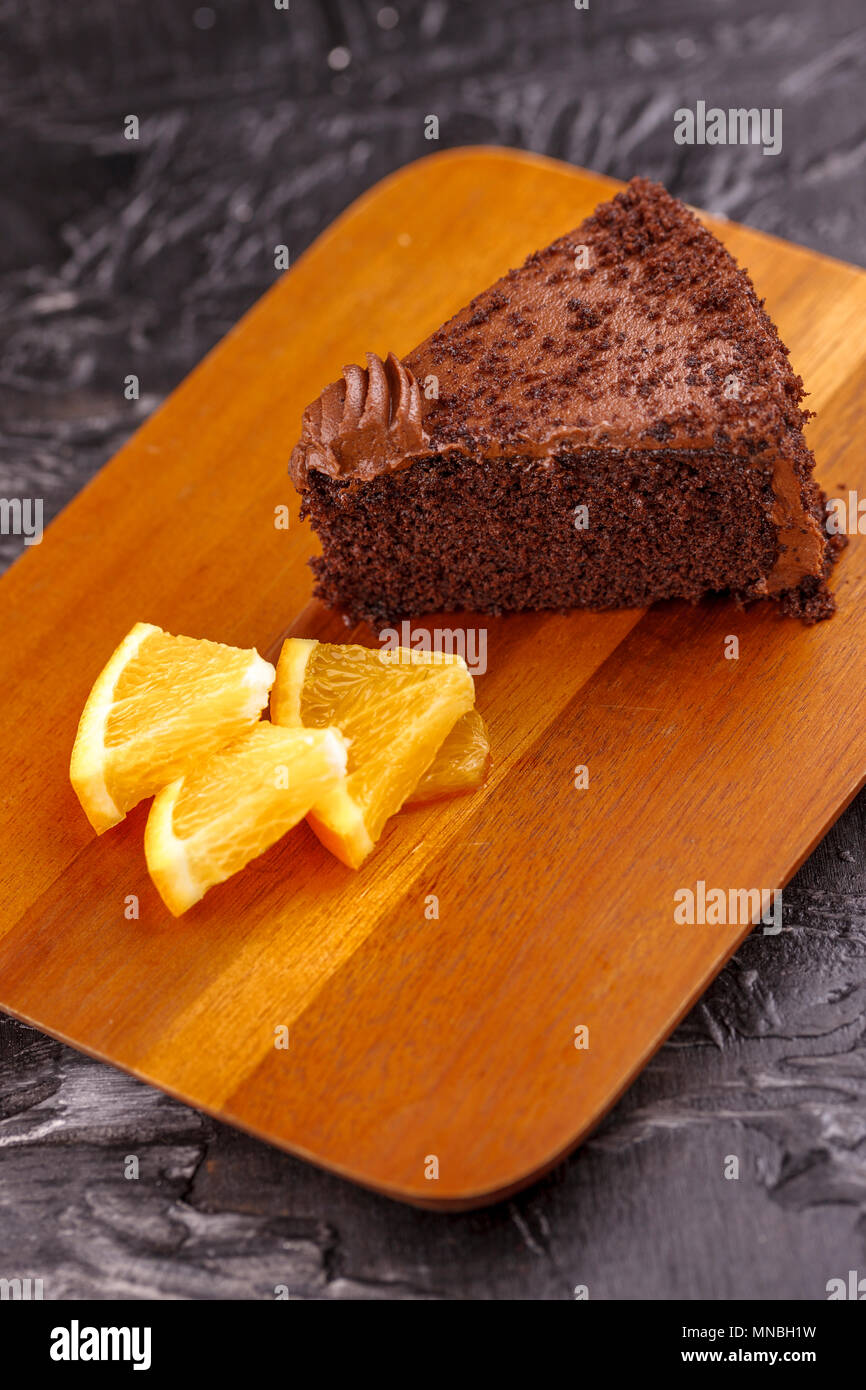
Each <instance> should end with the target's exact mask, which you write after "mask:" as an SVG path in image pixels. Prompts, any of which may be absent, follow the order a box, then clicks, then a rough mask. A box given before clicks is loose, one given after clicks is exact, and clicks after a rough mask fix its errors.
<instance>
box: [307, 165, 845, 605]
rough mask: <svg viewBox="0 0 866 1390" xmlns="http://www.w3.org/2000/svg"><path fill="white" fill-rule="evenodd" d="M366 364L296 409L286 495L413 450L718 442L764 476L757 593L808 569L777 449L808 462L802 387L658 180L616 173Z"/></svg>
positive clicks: (814, 557)
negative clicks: (412, 337) (606, 191)
mask: <svg viewBox="0 0 866 1390" xmlns="http://www.w3.org/2000/svg"><path fill="white" fill-rule="evenodd" d="M584 261H586V262H587V263H586V264H585V265H584ZM367 361H368V367H367V369H366V371H365V370H364V369H362V368H360V367H347V368H345V369H344V379H345V380H344V381H343V382H336V383H334V384H333V385H331V386H328V387H327V388H326V389H325V391H323V393H322V395H321V396H320V398H319V400H318V401H314V402H313V404H312V405H311V406H309V407H308V408H307V410H306V411H305V413H304V419H303V427H302V433H301V439H300V442H299V444H298V445H297V447H296V449H295V451H294V453H293V455H292V463H291V472H292V476H293V479H294V481H295V484H296V486H298V487H299V489H300V490H303V487H304V485H305V482H306V475H307V471H308V470H309V469H311V468H313V469H319V470H321V471H322V472H325V473H328V474H330V475H331V476H339V477H351V478H353V479H359V480H367V479H370V478H373V477H376V476H377V475H379V474H380V473H383V472H386V471H389V470H392V469H397V468H405V467H408V466H410V465H411V464H412V463H414V462H415V461H416V459H418V458H421V457H425V456H429V455H430V454H457V455H463V456H465V457H466V458H467V460H470V459H484V458H494V457H502V456H508V457H520V458H530V459H537V460H538V461H539V464H540V466H543V465H544V460H545V459H546V458H550V457H551V456H552V455H553V454H554V453H560V454H561V453H568V452H572V451H573V450H575V449H580V448H587V447H589V448H599V447H601V448H604V447H607V448H619V449H639V450H649V449H658V448H673V449H702V448H716V449H719V448H721V449H730V450H731V452H734V453H737V454H740V455H748V456H754V457H755V460H756V464H757V466H760V467H763V468H766V469H767V471H768V473H769V475H770V476H771V479H772V488H773V492H774V498H775V502H774V509H773V521H774V523H775V525H776V526H777V527H778V530H779V558H778V561H777V564H776V566H775V568H774V570H773V572H772V574H771V575H770V576H769V577H768V580H767V583H768V588H769V590H770V591H771V592H778V591H780V590H781V589H784V588H787V587H789V586H791V585H792V584H796V583H797V582H798V581H799V579H800V578H801V577H802V575H803V574H804V573H812V574H814V573H818V572H819V571H820V569H821V566H822V564H823V560H824V549H825V543H824V538H823V536H822V533H821V530H820V527H819V526H818V524H817V522H816V521H815V519H814V517H813V516H811V515H810V514H809V512H808V511H807V510H806V508H805V507H804V503H803V500H802V495H801V486H800V480H799V478H798V476H797V474H796V473H795V471H794V462H793V461H794V460H795V459H798V460H799V462H800V472H803V456H805V458H806V459H807V460H808V459H809V458H810V456H809V455H808V450H806V448H805V444H804V442H803V438H802V426H803V422H804V420H805V419H806V418H807V414H806V412H803V411H801V409H800V400H801V398H802V395H803V385H802V382H801V380H800V378H799V377H797V376H795V374H794V373H793V371H792V370H791V367H790V365H789V363H788V360H787V349H786V348H785V347H784V345H783V344H782V343H781V341H780V339H779V337H778V334H777V333H776V330H775V328H774V326H773V324H772V322H771V321H770V319H769V318H768V316H767V315H766V313H765V312H764V309H763V306H762V304H761V303H760V302H759V301H758V299H757V296H756V294H755V291H754V288H753V287H752V284H751V281H750V280H749V277H748V276H747V275H746V273H745V272H744V271H743V270H741V269H740V268H739V267H738V266H737V264H736V262H735V261H734V260H733V258H732V257H731V256H730V255H729V254H728V252H727V251H726V250H725V248H724V247H723V246H722V245H721V243H720V242H719V241H717V240H716V238H715V237H714V236H713V235H712V234H711V233H710V232H709V231H708V230H707V229H706V228H705V227H703V225H702V224H701V223H700V222H699V221H698V219H697V218H696V217H695V216H694V214H693V213H691V212H690V211H689V210H688V209H687V208H686V207H685V206H684V204H682V203H680V202H679V201H678V200H677V199H675V198H672V197H671V196H670V194H668V193H667V192H666V191H665V190H664V189H663V188H661V186H660V185H658V184H653V183H650V182H649V181H648V180H646V179H633V180H632V182H631V183H630V184H629V185H628V187H627V188H626V189H625V190H624V191H623V192H622V193H620V194H618V195H617V197H616V198H614V199H613V201H612V202H610V203H605V204H602V205H601V206H600V207H599V208H597V209H596V211H595V213H593V215H592V216H591V217H589V218H587V219H586V221H585V222H583V223H582V224H581V226H580V227H578V228H577V230H576V231H574V232H571V233H569V234H568V235H566V236H564V237H561V238H559V240H557V241H555V242H553V243H552V244H551V245H550V246H548V247H546V248H545V249H544V250H542V251H536V252H535V253H534V254H533V255H531V256H530V257H529V258H528V259H527V261H526V262H525V263H524V265H523V266H522V267H521V268H520V269H519V270H511V271H509V272H508V274H507V275H505V276H504V277H503V278H502V279H501V280H498V281H497V282H496V284H494V285H492V286H491V287H490V288H489V289H488V290H485V291H484V293H483V294H481V295H479V296H478V297H477V298H476V299H474V300H473V301H472V302H471V303H470V304H469V305H467V306H466V308H464V309H462V310H461V311H460V312H459V313H458V314H456V315H455V317H454V318H452V319H451V320H450V321H449V322H448V323H446V324H445V325H444V326H443V327H442V328H440V329H439V330H438V331H437V332H435V333H433V334H432V335H431V336H430V337H429V338H427V339H426V340H425V342H423V343H421V344H420V346H419V347H417V348H416V349H415V350H414V351H413V352H411V353H410V354H408V355H407V357H406V359H405V363H401V362H400V361H399V359H397V358H396V357H395V356H394V355H393V354H389V356H388V359H387V362H386V363H385V364H384V366H383V364H382V362H381V361H380V359H379V358H377V357H375V356H374V355H373V354H370V353H368V354H367ZM419 381H420V382H421V383H422V384H423V385H424V388H425V390H424V396H423V399H422V396H421V392H420V390H419V386H418V382H419ZM805 468H806V471H808V463H807V464H806V465H805Z"/></svg>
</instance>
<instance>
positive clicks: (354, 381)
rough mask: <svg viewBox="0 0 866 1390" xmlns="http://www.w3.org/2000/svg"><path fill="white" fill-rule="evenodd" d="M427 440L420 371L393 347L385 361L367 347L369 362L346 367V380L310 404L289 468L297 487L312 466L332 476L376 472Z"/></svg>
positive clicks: (368, 475) (421, 448)
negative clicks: (406, 363) (405, 362)
mask: <svg viewBox="0 0 866 1390" xmlns="http://www.w3.org/2000/svg"><path fill="white" fill-rule="evenodd" d="M427 443H428V435H427V432H426V431H425V429H424V426H423V422H422V410H421V391H420V388H419V386H418V382H417V381H416V380H415V377H414V376H413V375H412V373H411V372H410V371H409V369H408V368H407V367H405V366H404V365H403V363H402V362H401V361H400V359H399V357H396V356H395V355H394V353H393V352H389V353H388V356H387V357H386V358H385V360H384V362H383V361H382V358H381V357H378V356H377V355H376V353H375V352H368V353H367V366H366V367H358V366H356V365H355V364H351V365H350V366H348V367H344V368H343V379H342V381H334V382H332V383H331V385H330V386H326V387H325V389H324V391H323V392H322V394H321V395H320V396H319V397H318V399H317V400H315V401H313V402H312V403H311V404H310V405H308V406H307V408H306V410H305V411H304V415H303V419H302V422H301V437H300V439H299V441H298V443H297V444H296V446H295V448H294V450H293V451H292V457H291V461H290V463H289V472H290V473H291V475H292V480H293V482H294V483H295V486H296V487H301V486H302V485H303V483H304V481H305V480H306V476H307V474H308V472H309V470H310V469H311V468H315V469H318V470H319V472H322V473H327V474H328V475H329V476H330V477H332V478H341V477H345V476H347V475H349V474H351V475H352V477H354V478H360V479H369V478H374V477H376V475H377V474H379V473H382V472H384V471H386V470H387V469H389V468H393V467H395V466H397V465H398V463H399V462H402V461H403V460H405V459H406V458H407V456H410V457H411V455H413V454H415V453H423V451H424V449H425V446H426V445H427Z"/></svg>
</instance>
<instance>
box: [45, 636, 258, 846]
mask: <svg viewBox="0 0 866 1390" xmlns="http://www.w3.org/2000/svg"><path fill="white" fill-rule="evenodd" d="M273 679H274V668H273V666H271V664H270V663H269V662H267V661H264V660H263V659H262V657H260V656H259V654H258V652H257V651H255V650H254V649H250V650H245V649H242V648H239V647H224V646H223V645H222V643H220V642H207V641H203V640H199V639H198V638H194V637H172V636H171V635H170V634H169V633H167V632H163V630H162V628H159V627H154V626H153V625H152V624H150V623H136V625H135V627H134V628H133V629H132V631H131V632H129V633H128V634H127V636H126V637H125V638H124V639H123V641H122V642H121V644H120V646H119V647H118V648H117V650H116V652H115V653H114V655H113V656H112V657H111V659H110V660H109V662H108V665H107V666H106V667H105V669H104V670H103V671H102V673H101V674H100V675H99V676H97V678H96V682H95V684H94V686H93V689H92V690H91V692H90V694H89V696H88V697H87V703H86V705H85V706H84V712H83V713H82V715H81V720H80V722H79V725H78V733H77V735H76V739H75V746H74V748H73V750H72V760H71V763H70V768H69V775H70V778H71V780H72V785H73V787H74V788H75V791H76V793H77V796H78V799H79V801H80V802H81V805H82V806H83V807H84V811H85V813H86V815H87V818H88V820H89V821H90V824H91V825H92V826H93V828H94V830H95V831H96V833H97V834H98V835H101V834H102V832H103V831H104V830H108V829H110V827H111V826H112V825H117V823H118V821H121V820H123V818H124V816H125V815H126V813H127V811H130V810H131V809H132V807H133V806H135V805H137V804H138V802H139V801H141V800H143V798H144V797H146V796H153V794H154V793H155V792H157V791H159V789H160V788H161V787H164V786H165V785H166V783H168V782H172V781H174V780H175V778H177V777H181V776H182V775H183V774H184V772H186V770H187V768H190V767H192V766H194V765H195V763H197V762H198V761H199V760H200V759H201V758H203V757H205V756H206V755H207V754H209V753H212V752H214V751H215V750H216V749H218V748H221V747H222V746H223V744H225V743H228V742H229V741H230V740H231V739H233V738H236V737H237V735H238V734H240V733H242V732H243V731H244V730H245V729H248V728H252V726H253V725H254V724H255V723H256V722H257V721H258V719H259V717H260V715H261V712H262V710H263V709H264V707H265V705H266V704H267V699H268V691H269V690H270V688H271V685H272V683H273Z"/></svg>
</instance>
